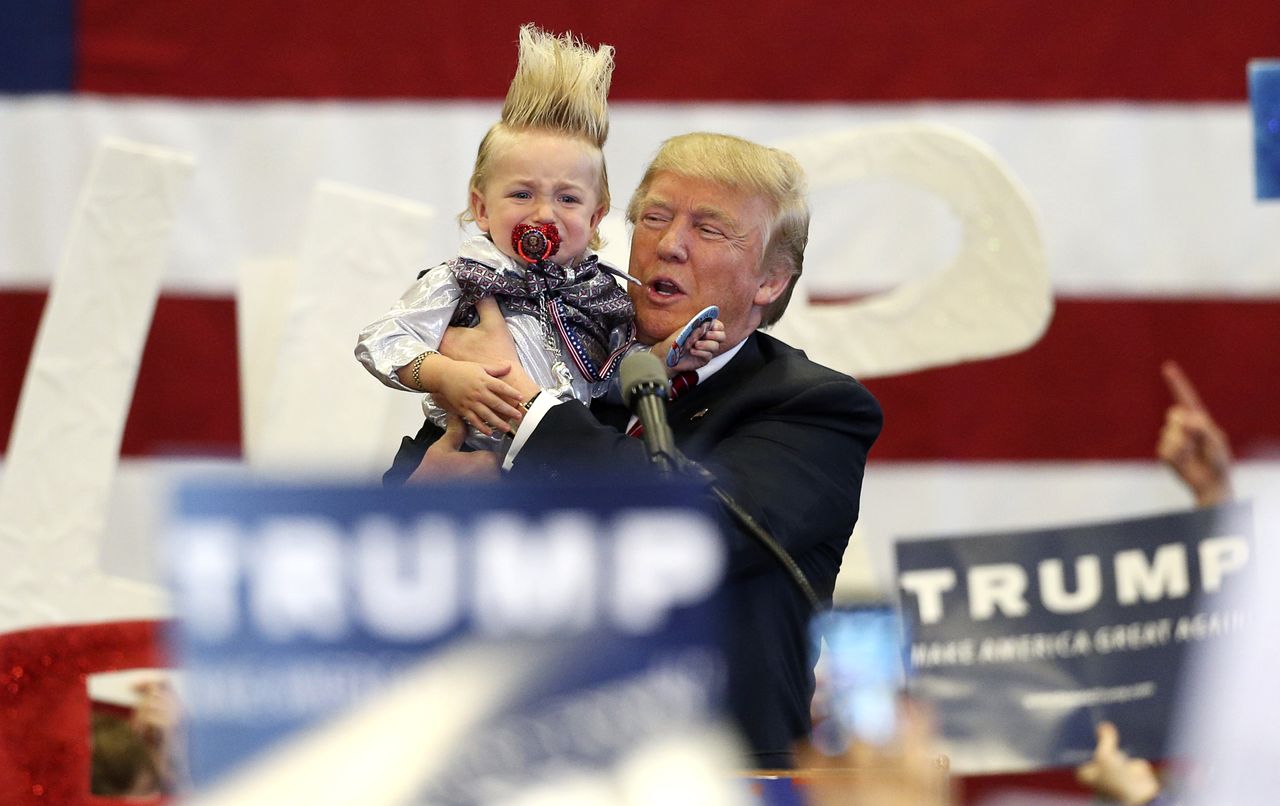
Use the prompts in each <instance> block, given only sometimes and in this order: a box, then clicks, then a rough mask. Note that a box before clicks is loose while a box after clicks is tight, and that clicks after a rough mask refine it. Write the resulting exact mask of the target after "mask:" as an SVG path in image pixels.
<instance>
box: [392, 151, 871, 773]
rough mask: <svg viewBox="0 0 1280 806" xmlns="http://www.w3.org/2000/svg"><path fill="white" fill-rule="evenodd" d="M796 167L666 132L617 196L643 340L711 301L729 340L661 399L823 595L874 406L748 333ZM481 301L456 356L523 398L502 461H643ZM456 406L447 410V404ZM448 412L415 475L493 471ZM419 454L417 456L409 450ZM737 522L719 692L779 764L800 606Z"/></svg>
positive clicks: (800, 187) (559, 470)
mask: <svg viewBox="0 0 1280 806" xmlns="http://www.w3.org/2000/svg"><path fill="white" fill-rule="evenodd" d="M803 194H804V175H803V171H802V170H801V168H800V166H799V164H798V163H797V162H796V161H795V159H794V158H793V157H791V156H790V155H789V154H786V153H785V152H782V151H778V150H776V149H771V148H765V147H763V146H759V145H756V144H754V143H750V142H748V141H745V140H740V139H738V138H734V137H727V136H724V135H710V134H690V135H684V136H681V137H676V138H672V139H671V140H668V141H667V142H666V143H664V144H663V146H662V148H661V149H660V151H659V152H658V154H657V156H656V157H655V158H654V160H653V162H652V164H651V165H650V166H649V168H648V170H647V171H646V173H645V176H644V178H643V179H642V180H641V184H640V187H639V188H638V189H637V190H636V193H635V195H634V196H633V197H632V200H631V203H630V205H629V206H628V210H627V218H628V220H629V221H630V222H631V224H632V225H633V227H634V231H633V235H632V241H631V261H630V272H631V274H632V275H634V276H635V277H637V278H638V279H639V280H640V281H641V285H639V286H633V287H632V288H631V297H632V300H633V302H634V303H635V307H636V324H637V327H638V330H639V335H640V339H641V341H645V342H647V343H656V342H657V341H658V340H660V339H662V338H664V337H666V336H667V334H670V333H672V332H675V331H676V329H677V328H679V327H680V326H681V325H682V324H683V323H684V322H687V321H688V320H689V319H690V318H691V317H692V316H693V315H694V314H696V313H697V312H698V311H700V310H702V308H704V307H705V306H707V305H712V304H714V305H718V306H719V308H720V319H721V321H722V322H723V323H724V327H725V336H726V337H725V340H724V342H723V344H724V345H725V346H724V347H723V348H722V351H721V352H720V354H719V355H718V356H716V357H715V358H714V359H713V360H712V361H711V363H709V364H708V365H707V366H705V367H703V368H702V369H700V370H698V376H699V377H698V383H697V385H696V386H694V387H692V388H691V389H689V390H688V391H686V392H684V393H683V394H682V395H681V396H680V397H679V398H678V399H676V400H674V401H672V402H671V403H670V405H669V407H668V418H669V420H670V423H671V427H672V431H673V434H674V437H675V442H676V445H677V447H679V448H680V450H681V451H683V452H684V453H685V454H686V455H687V456H688V457H689V458H691V459H693V460H695V461H697V462H700V463H702V464H703V465H704V466H706V467H707V468H708V469H709V470H710V471H711V472H712V473H713V474H714V475H715V476H716V478H717V479H718V480H719V481H720V484H721V485H722V486H723V487H724V488H725V489H726V490H727V492H728V493H729V494H730V495H731V496H733V498H735V499H736V500H737V501H738V502H739V503H740V504H741V505H742V506H744V507H745V508H746V509H747V510H748V512H749V513H750V514H751V515H752V516H754V517H755V519H756V520H757V521H758V522H759V523H760V524H761V525H762V526H764V528H765V529H766V530H768V531H769V532H770V533H771V534H772V535H773V537H774V539H775V540H777V542H778V543H780V544H781V545H782V546H783V547H784V548H785V549H786V550H787V551H788V552H789V553H790V554H791V555H792V557H793V558H794V559H795V561H796V563H797V565H798V566H799V567H800V569H801V570H802V571H803V572H804V574H805V576H806V577H807V578H808V580H809V583H810V584H811V585H812V587H813V589H814V590H815V591H816V592H817V594H818V596H819V598H821V599H823V600H827V601H829V600H830V598H831V595H832V591H833V589H834V587H835V579H836V574H837V572H838V571H839V569H840V560H841V557H842V556H843V554H844V549H845V546H846V544H847V543H848V539H849V535H850V533H851V532H852V530H853V526H854V523H855V521H856V520H857V517H858V498H859V493H860V491H861V486H862V473H863V468H864V465H865V463H866V458H867V451H868V450H869V449H870V448H871V445H872V443H873V442H874V441H875V439H876V437H877V435H878V434H879V433H880V426H881V414H880V407H879V405H878V404H877V403H876V401H875V399H874V398H872V397H871V395H870V393H868V392H867V391H866V390H865V389H864V388H863V387H862V386H861V385H859V384H858V383H857V382H856V381H855V380H853V379H852V378H850V377H848V376H846V375H842V374H840V373H838V372H835V371H833V370H830V369H827V368H825V367H822V366H819V365H817V364H814V363H813V362H811V361H809V360H808V359H807V358H805V356H804V354H803V353H802V352H800V351H799V350H795V349H793V348H791V347H788V346H787V345H785V344H783V343H782V342H780V341H778V340H777V339H774V338H772V337H770V336H767V335H765V334H763V333H759V332H757V331H758V328H760V327H762V326H766V325H769V324H772V323H773V322H775V321H777V319H778V318H779V317H780V316H781V315H782V312H783V310H784V309H785V308H786V305H787V301H788V300H789V298H790V295H791V291H792V288H793V287H794V285H795V282H796V279H797V278H798V277H799V275H800V272H801V269H802V267H803V258H804V247H805V244H806V243H807V241H808V227H809V211H808V207H807V204H806V202H805V200H804V195H803ZM495 314H496V311H495V310H494V306H486V307H485V309H484V310H482V324H481V326H480V327H478V328H475V329H472V330H466V331H457V332H455V331H450V335H449V336H448V337H447V338H446V340H445V343H444V345H443V350H444V351H445V352H446V354H449V355H451V356H452V357H457V358H467V359H470V360H480V361H484V362H486V363H503V362H506V363H510V364H511V365H512V368H511V371H510V373H509V374H507V375H506V376H504V377H505V380H507V382H508V383H510V384H511V385H512V386H514V387H515V388H516V389H518V390H520V392H521V394H522V395H524V396H525V398H526V411H527V413H526V414H525V416H524V418H523V419H522V421H521V422H520V423H519V424H518V428H517V429H516V432H515V437H514V441H513V444H512V447H511V449H510V451H509V452H508V454H507V457H506V460H505V462H504V467H506V469H507V470H508V472H509V474H510V475H512V476H513V477H532V478H547V477H554V476H557V475H561V474H565V475H568V474H571V473H573V472H575V471H582V470H589V471H592V472H597V473H598V472H600V471H601V470H604V469H611V470H612V469H619V468H623V469H625V468H629V467H632V466H634V467H635V468H646V467H650V465H649V462H648V458H647V456H646V453H645V449H644V446H643V445H642V444H641V442H640V440H637V439H632V438H629V437H627V436H626V434H625V430H626V427H627V425H628V418H629V413H628V412H627V411H626V409H624V408H622V407H621V406H617V405H610V404H608V403H605V402H603V401H602V400H597V401H596V402H595V404H594V405H593V406H592V407H591V409H590V410H588V408H587V407H586V406H584V405H582V404H581V403H579V402H577V401H569V402H561V401H559V400H556V399H555V398H554V397H552V396H551V394H550V392H545V391H542V390H540V389H538V387H537V386H536V385H535V384H533V383H532V381H530V380H529V379H528V377H527V376H526V375H525V374H524V372H523V371H522V370H521V369H520V367H519V363H518V362H517V361H515V359H514V349H513V347H512V345H511V339H510V336H509V335H508V334H507V332H506V330H505V328H504V327H503V326H502V322H501V319H500V318H498V317H496V316H495ZM455 419H456V418H455ZM462 434H463V430H462V428H461V424H460V423H457V422H455V423H454V424H453V425H451V426H450V429H449V433H448V434H447V435H446V438H444V439H441V440H439V441H438V442H436V443H435V444H434V445H433V446H432V447H431V448H430V449H429V450H428V451H427V452H426V457H425V459H423V461H422V462H421V464H420V465H418V467H417V470H416V472H415V474H414V475H415V477H416V478H429V477H433V476H441V475H474V474H483V473H486V472H490V471H491V470H492V467H493V462H494V459H493V458H492V455H490V454H465V453H458V452H457V446H458V445H459V444H460V441H461V437H462ZM416 458H417V457H416V456H415V457H413V461H414V464H417V462H416ZM724 524H725V527H726V531H727V533H728V534H729V536H730V552H731V554H730V568H729V583H728V591H729V596H730V613H731V616H730V618H731V630H730V632H731V635H730V647H729V653H728V659H729V698H730V707H731V710H732V712H733V714H734V716H735V717H736V718H737V720H738V722H739V723H740V725H741V727H742V730H743V732H744V734H745V736H746V738H747V741H748V744H749V746H750V750H751V752H752V757H751V759H750V763H751V764H753V765H754V766H756V767H776V766H788V765H789V763H790V750H791V746H792V744H793V742H794V741H795V740H796V739H798V738H800V737H802V736H804V735H805V734H806V733H807V731H808V729H809V700H810V698H811V697H812V695H813V685H814V683H813V667H812V664H811V661H810V646H809V638H808V620H809V616H810V615H811V612H810V610H811V609H810V605H809V603H808V601H807V600H806V598H805V597H804V596H803V595H802V593H801V592H800V590H799V588H798V587H797V586H796V585H795V583H794V581H793V580H792V578H791V577H790V576H789V575H788V574H787V572H786V571H784V569H783V568H782V566H781V565H780V564H779V563H778V561H777V560H776V559H774V558H773V557H772V556H771V555H769V554H768V553H767V552H766V551H765V550H764V549H762V548H761V547H760V546H759V544H757V543H756V542H755V541H754V540H753V539H752V538H751V537H749V536H748V535H747V534H746V533H745V532H743V531H741V530H740V528H739V527H738V526H737V524H736V523H735V522H733V521H732V520H730V519H729V518H727V517H726V518H724Z"/></svg>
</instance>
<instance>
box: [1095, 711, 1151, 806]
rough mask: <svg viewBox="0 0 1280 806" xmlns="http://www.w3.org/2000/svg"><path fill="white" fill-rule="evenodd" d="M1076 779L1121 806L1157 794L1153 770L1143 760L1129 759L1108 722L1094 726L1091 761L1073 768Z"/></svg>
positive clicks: (1148, 799) (1135, 804) (1132, 805)
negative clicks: (1094, 734)
mask: <svg viewBox="0 0 1280 806" xmlns="http://www.w3.org/2000/svg"><path fill="white" fill-rule="evenodd" d="M1076 778H1077V779H1078V780H1079V781H1080V783H1082V784H1084V785H1085V786H1087V787H1089V788H1090V789H1092V790H1093V791H1094V792H1096V793H1097V794H1098V795H1100V796H1101V797H1104V798H1110V799H1112V800H1114V801H1116V802H1118V803H1123V804H1124V805H1125V806H1140V804H1144V803H1149V802H1151V801H1152V800H1153V799H1154V798H1155V797H1156V795H1158V794H1160V781H1159V780H1158V779H1157V778H1156V773H1155V770H1153V769H1152V768H1151V764H1150V763H1148V762H1147V761H1146V760H1144V759H1140V758H1129V755H1128V754H1127V753H1125V752H1124V751H1123V750H1121V749H1120V733H1119V731H1117V730H1116V726H1115V725H1113V724H1111V723H1110V722H1102V723H1100V724H1099V725H1098V746H1097V747H1096V748H1095V749H1094V751H1093V760H1092V761H1087V762H1085V763H1084V764H1081V765H1080V766H1079V767H1077V768H1076Z"/></svg>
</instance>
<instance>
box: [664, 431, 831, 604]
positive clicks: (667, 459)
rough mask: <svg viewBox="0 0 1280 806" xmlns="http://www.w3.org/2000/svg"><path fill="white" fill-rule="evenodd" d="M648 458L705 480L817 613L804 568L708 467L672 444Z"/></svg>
mask: <svg viewBox="0 0 1280 806" xmlns="http://www.w3.org/2000/svg"><path fill="white" fill-rule="evenodd" d="M659 456H661V457H662V461H661V462H660V461H659V459H658V457H659ZM650 458H651V459H652V460H653V461H654V463H655V464H658V465H659V468H660V469H663V470H665V471H666V474H669V473H670V469H671V468H672V467H674V468H675V469H676V471H678V472H679V473H682V474H683V475H685V476H688V477H690V478H692V479H695V480H697V481H700V482H702V483H704V484H706V485H707V488H708V489H709V490H711V494H712V495H714V496H715V497H716V500H717V501H719V502H720V505H721V506H722V507H724V509H725V511H726V512H728V513H729V514H730V515H732V516H733V518H734V520H736V521H737V522H738V523H739V525H741V526H742V528H743V529H745V530H746V532H747V534H749V535H751V537H753V538H754V539H755V540H756V542H758V543H760V545H762V546H764V548H765V550H766V551H768V552H769V553H770V554H772V555H773V557H774V559H776V560H777V561H778V562H779V563H780V564H781V565H782V567H783V569H784V570H785V571H786V572H787V574H788V575H789V576H790V577H791V581H792V582H794V583H795V586H796V587H797V588H799V589H800V593H802V594H804V598H805V599H807V600H809V606H810V607H812V608H813V612H815V613H820V612H822V611H823V610H825V609H826V608H825V607H823V605H822V602H821V601H820V600H819V599H818V594H816V593H815V592H814V590H813V586H812V585H810V584H809V578H808V577H806V576H805V575H804V571H802V570H801V569H800V566H799V565H797V564H796V561H795V558H793V557H792V556H791V553H790V552H788V551H787V550H786V549H785V548H783V547H782V545H781V544H780V543H779V542H778V541H777V540H774V539H773V535H771V534H769V532H768V531H767V530H766V529H765V528H764V527H763V526H761V525H760V523H759V522H758V521H757V520H756V519H755V518H753V517H752V516H751V513H750V512H747V511H746V510H745V509H743V507H742V505H740V504H739V503H738V502H737V501H735V500H734V498H733V496H731V495H729V493H728V492H727V491H726V490H725V489H724V488H723V487H721V486H720V482H719V481H718V480H717V479H716V477H715V475H714V474H713V473H712V472H711V471H710V470H707V469H706V468H705V467H703V466H702V465H700V464H698V463H697V462H695V461H693V460H692V459H690V458H689V457H687V456H685V455H684V454H683V453H681V452H680V449H679V448H676V447H675V446H674V445H673V446H672V447H671V450H670V453H667V452H666V451H661V452H656V453H654V454H653V455H652V456H651V457H650Z"/></svg>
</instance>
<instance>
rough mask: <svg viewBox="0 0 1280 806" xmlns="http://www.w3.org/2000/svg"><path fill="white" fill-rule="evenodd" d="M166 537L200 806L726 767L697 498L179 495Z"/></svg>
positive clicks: (202, 490)
mask: <svg viewBox="0 0 1280 806" xmlns="http://www.w3.org/2000/svg"><path fill="white" fill-rule="evenodd" d="M643 502H651V503H643ZM170 531H171V538H170V549H171V560H170V571H171V574H172V579H173V583H174V587H175V593H176V597H175V598H176V604H177V607H178V612H179V616H180V624H181V628H180V630H179V635H178V647H179V660H180V661H181V663H182V665H183V666H185V667H186V669H187V675H188V683H189V685H188V692H189V699H190V702H189V703H188V707H189V711H190V714H191V727H190V753H191V772H192V778H193V780H194V783H195V785H196V788H197V792H199V793H201V795H202V797H201V799H200V801H199V802H207V803H223V802H226V803H237V804H243V803H252V802H259V801H260V802H264V803H266V802H275V803H283V802H299V803H301V802H305V803H312V804H314V803H357V802H358V803H362V804H374V803H387V804H392V803H407V802H414V803H417V802H426V803H472V802H490V801H495V800H509V799H511V798H512V797H513V796H516V795H519V796H521V797H525V796H533V795H536V794H537V793H539V792H543V793H545V794H546V795H548V796H551V797H554V795H555V793H557V792H564V791H566V790H565V787H569V788H570V789H571V790H572V791H574V792H576V793H578V794H582V795H586V796H598V797H596V799H598V800H600V801H602V802H609V801H612V800H620V799H622V797H624V795H623V794H622V793H623V790H624V789H626V787H627V786H628V784H627V780H630V779H635V780H636V781H646V782H649V781H653V780H662V779H663V778H667V779H670V778H671V777H672V776H674V777H676V778H681V779H688V780H685V782H684V785H688V784H689V782H690V781H691V780H692V779H694V778H698V777H699V776H703V777H705V778H706V779H707V780H716V779H717V776H719V775H721V774H722V773H721V768H720V767H719V766H717V765H718V764H719V763H720V761H721V759H722V758H723V755H724V754H725V753H729V752H731V750H729V749H726V744H725V741H724V739H723V736H722V735H721V734H720V733H719V732H718V728H717V724H718V719H719V714H720V709H721V706H722V697H723V685H724V667H723V660H722V658H721V654H720V648H719V645H718V641H717V638H716V636H717V634H718V631H717V630H716V619H717V616H718V608H719V599H718V596H719V588H720V583H721V578H722V575H723V571H724V555H723V547H722V544H721V538H720V534H719V531H718V528H717V527H716V524H715V522H714V521H713V520H712V519H711V518H710V517H708V516H707V515H706V514H705V513H703V512H702V511H701V509H699V507H698V506H697V504H696V498H695V496H694V495H693V494H692V492H691V491H688V490H682V489H679V488H676V487H668V486H657V485H649V486H644V485H639V486H637V485H634V484H632V485H627V486H618V485H614V486H607V487H606V486H603V485H602V484H599V483H595V484H581V485H575V486H574V487H573V488H572V489H570V488H566V487H550V486H537V487H532V486H515V485H511V484H501V485H497V486H447V487H434V488H416V489H413V490H382V489H367V488H350V487H301V486H290V487H285V486H277V487H272V486H264V485H263V484H261V483H257V484H252V485H250V484H230V485H228V484H225V483H221V484H187V485H185V486H183V487H182V488H181V489H180V490H179V492H178V495H177V500H176V507H175V519H174V522H173V524H172V526H171V530H170ZM718 754H719V755H718ZM673 764H674V766H673ZM655 765H656V766H655ZM646 785H648V786H652V784H646ZM272 798H274V799H275V800H274V801H272V800H271V799H272Z"/></svg>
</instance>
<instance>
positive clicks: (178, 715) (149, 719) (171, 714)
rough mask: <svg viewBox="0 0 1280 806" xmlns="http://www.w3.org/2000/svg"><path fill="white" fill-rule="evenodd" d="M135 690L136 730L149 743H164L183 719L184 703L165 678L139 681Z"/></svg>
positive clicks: (134, 711)
mask: <svg viewBox="0 0 1280 806" xmlns="http://www.w3.org/2000/svg"><path fill="white" fill-rule="evenodd" d="M134 691H135V692H136V693H137V694H138V704H137V706H135V707H134V709H133V719H132V721H133V727H134V730H136V731H137V732H138V734H139V735H140V736H142V738H143V739H145V740H146V741H147V742H148V743H150V744H152V745H158V744H162V743H163V742H165V741H166V740H167V739H169V738H170V737H171V736H172V735H173V732H174V731H175V730H176V729H177V727H178V723H179V722H180V721H181V720H182V703H181V702H179V700H178V696H177V694H176V693H175V692H174V690H173V688H172V687H171V686H170V685H169V684H168V683H167V682H165V681H163V680H153V681H147V682H143V683H139V684H137V685H136V686H134Z"/></svg>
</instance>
